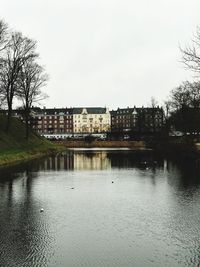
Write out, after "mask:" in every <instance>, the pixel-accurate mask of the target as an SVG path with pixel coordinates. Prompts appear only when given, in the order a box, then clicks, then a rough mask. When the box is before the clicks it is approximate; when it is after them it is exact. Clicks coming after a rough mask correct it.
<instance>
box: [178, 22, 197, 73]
mask: <svg viewBox="0 0 200 267" xmlns="http://www.w3.org/2000/svg"><path fill="white" fill-rule="evenodd" d="M180 50H181V52H182V62H183V63H184V64H185V66H186V68H188V69H190V70H192V71H193V72H195V73H198V74H199V73H200V27H197V31H196V34H195V35H194V37H193V39H192V44H191V45H190V46H186V48H185V49H183V48H180Z"/></svg>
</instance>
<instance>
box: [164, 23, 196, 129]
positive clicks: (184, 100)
mask: <svg viewBox="0 0 200 267" xmlns="http://www.w3.org/2000/svg"><path fill="white" fill-rule="evenodd" d="M180 50H181V52H182V60H181V61H182V63H183V65H184V66H185V67H186V69H188V70H190V71H192V72H193V74H194V79H193V81H184V82H182V83H181V85H180V86H178V87H176V88H175V89H173V90H172V91H171V92H170V95H169V99H168V100H167V101H165V105H164V107H165V113H166V119H167V122H170V123H171V124H172V125H173V126H175V128H176V129H178V130H181V131H184V132H190V133H191V134H192V133H193V132H195V133H197V132H200V28H197V31H196V34H195V35H194V37H193V39H192V41H191V44H190V45H189V46H186V47H185V48H180Z"/></svg>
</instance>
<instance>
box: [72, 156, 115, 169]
mask: <svg viewBox="0 0 200 267" xmlns="http://www.w3.org/2000/svg"><path fill="white" fill-rule="evenodd" d="M74 169H75V170H107V169H111V162H110V160H109V159H108V157H107V152H88V153H87V152H84V153H80V152H78V153H74Z"/></svg>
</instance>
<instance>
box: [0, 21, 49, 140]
mask: <svg viewBox="0 0 200 267" xmlns="http://www.w3.org/2000/svg"><path fill="white" fill-rule="evenodd" d="M36 48H37V42H36V41H35V40H32V39H30V38H28V37H26V36H24V35H23V34H22V33H21V32H18V31H12V30H10V28H9V26H8V24H7V23H6V22H5V21H4V20H2V19H0V108H1V107H3V106H5V107H6V109H7V123H6V128H5V131H6V132H9V131H10V130H11V116H12V108H13V100H14V99H15V98H16V99H18V100H20V101H21V104H22V109H23V115H24V120H25V123H26V138H27V139H28V137H29V121H30V113H31V107H32V105H33V103H34V102H38V101H39V100H41V99H44V98H45V97H46V95H45V94H43V93H42V91H41V88H42V87H43V86H44V85H45V84H46V82H47V80H48V75H47V74H46V73H45V70H44V68H43V67H42V66H41V65H40V64H39V63H38V59H39V54H38V53H37V51H36Z"/></svg>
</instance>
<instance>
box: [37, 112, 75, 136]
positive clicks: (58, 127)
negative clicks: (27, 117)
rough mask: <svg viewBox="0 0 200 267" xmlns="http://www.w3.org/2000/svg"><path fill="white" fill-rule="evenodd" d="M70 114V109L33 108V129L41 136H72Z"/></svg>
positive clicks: (71, 116) (71, 118)
mask: <svg viewBox="0 0 200 267" xmlns="http://www.w3.org/2000/svg"><path fill="white" fill-rule="evenodd" d="M72 112H73V109H72V108H52V109H49V108H48V109H46V108H43V109H40V108H33V109H32V118H33V119H32V120H33V123H32V124H33V129H35V131H36V132H38V133H39V134H41V135H49V136H51V135H62V134H65V135H66V136H68V135H69V136H70V135H72V134H73V114H72Z"/></svg>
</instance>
